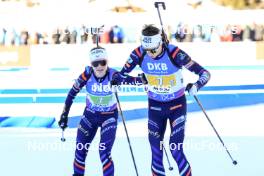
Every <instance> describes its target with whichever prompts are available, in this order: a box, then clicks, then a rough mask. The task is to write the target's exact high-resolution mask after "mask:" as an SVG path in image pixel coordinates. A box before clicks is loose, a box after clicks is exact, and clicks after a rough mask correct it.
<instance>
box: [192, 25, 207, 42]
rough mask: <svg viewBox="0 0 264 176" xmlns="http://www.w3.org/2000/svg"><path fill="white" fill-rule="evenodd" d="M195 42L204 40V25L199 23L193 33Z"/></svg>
mask: <svg viewBox="0 0 264 176" xmlns="http://www.w3.org/2000/svg"><path fill="white" fill-rule="evenodd" d="M192 38H193V40H192V41H193V42H202V41H203V39H204V34H203V27H202V26H201V25H197V26H194V27H193V33H192Z"/></svg>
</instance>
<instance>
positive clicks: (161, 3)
mask: <svg viewBox="0 0 264 176" xmlns="http://www.w3.org/2000/svg"><path fill="white" fill-rule="evenodd" d="M154 5H155V8H157V11H158V15H159V21H160V25H161V35H162V38H163V42H164V43H165V45H166V46H167V45H168V43H169V40H168V38H167V35H166V34H165V31H164V27H163V22H162V19H161V15H160V9H159V7H160V5H161V6H162V8H163V10H166V6H165V2H155V3H154Z"/></svg>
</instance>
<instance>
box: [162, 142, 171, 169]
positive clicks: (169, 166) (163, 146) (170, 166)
mask: <svg viewBox="0 0 264 176" xmlns="http://www.w3.org/2000/svg"><path fill="white" fill-rule="evenodd" d="M162 147H163V149H164V152H165V155H166V158H167V161H168V164H169V170H170V171H172V170H173V167H172V166H171V163H170V160H169V156H168V153H167V151H166V148H165V146H164V145H163V144H162Z"/></svg>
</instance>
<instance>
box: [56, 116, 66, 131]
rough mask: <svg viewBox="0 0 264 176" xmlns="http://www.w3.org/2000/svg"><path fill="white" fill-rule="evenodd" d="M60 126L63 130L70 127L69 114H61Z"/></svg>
mask: <svg viewBox="0 0 264 176" xmlns="http://www.w3.org/2000/svg"><path fill="white" fill-rule="evenodd" d="M58 125H59V126H60V128H61V129H62V130H64V129H65V128H67V127H68V113H67V112H63V113H62V114H61V117H60V120H59V122H58Z"/></svg>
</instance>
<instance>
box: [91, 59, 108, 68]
mask: <svg viewBox="0 0 264 176" xmlns="http://www.w3.org/2000/svg"><path fill="white" fill-rule="evenodd" d="M99 64H100V65H101V66H106V64H107V62H106V60H100V61H94V62H92V66H93V67H98V66H99Z"/></svg>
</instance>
